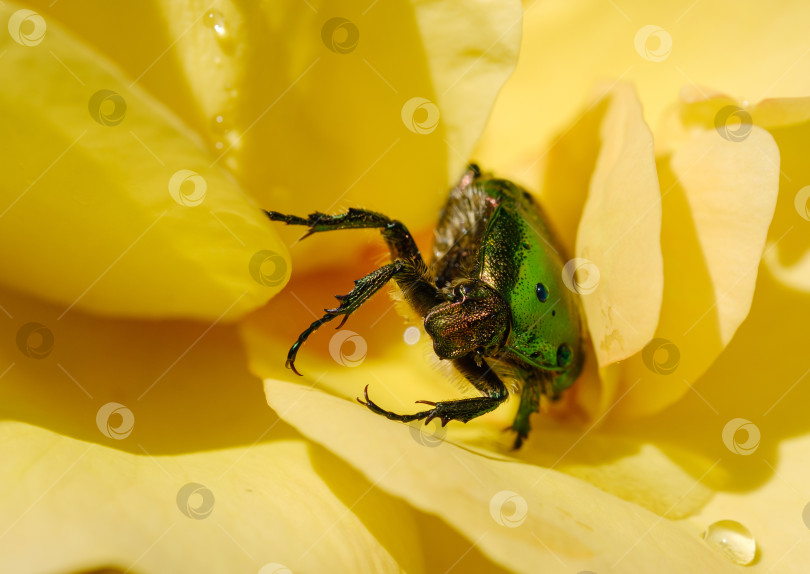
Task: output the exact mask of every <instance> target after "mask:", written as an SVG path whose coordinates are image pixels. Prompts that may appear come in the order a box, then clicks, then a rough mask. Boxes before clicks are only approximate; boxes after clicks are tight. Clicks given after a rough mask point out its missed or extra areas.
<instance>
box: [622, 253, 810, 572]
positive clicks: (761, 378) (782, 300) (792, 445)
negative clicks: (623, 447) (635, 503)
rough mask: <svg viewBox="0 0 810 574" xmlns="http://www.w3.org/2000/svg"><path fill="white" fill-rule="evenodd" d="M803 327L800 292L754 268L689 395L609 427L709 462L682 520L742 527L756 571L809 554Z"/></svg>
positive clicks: (808, 303) (793, 563)
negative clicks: (719, 346)
mask: <svg viewBox="0 0 810 574" xmlns="http://www.w3.org/2000/svg"><path fill="white" fill-rule="evenodd" d="M775 318H779V319H778V320H776V319H775ZM808 324H810V299H809V298H808V297H807V295H806V294H805V293H801V292H798V291H795V290H793V289H791V288H789V287H787V286H785V285H783V284H781V283H780V282H779V281H778V280H777V278H775V277H773V276H771V275H770V274H769V273H768V272H767V271H766V270H765V269H763V270H762V272H760V273H759V277H758V279H757V290H756V293H755V297H754V301H753V303H752V306H751V311H750V314H749V315H748V317H747V319H746V320H745V321H744V322H743V323H742V324H741V325H740V327H739V329H738V331H737V333H736V334H735V335H734V338H733V339H732V340H731V342H730V343H729V345H728V347H726V349H725V350H724V351H723V353H721V354H720V355H719V356H718V357H717V360H716V361H714V363H712V365H711V367H710V368H709V369H708V370H707V371H706V373H705V374H704V375H703V376H702V377H701V378H700V380H699V381H697V382H696V383H695V385H694V386H693V388H692V391H690V392H688V393H687V394H686V395H685V396H684V397H683V398H682V399H681V400H679V401H678V402H676V403H675V404H673V405H672V406H671V407H670V408H668V409H666V410H664V411H662V412H660V413H658V414H656V415H655V416H653V417H645V418H641V419H633V420H625V421H618V420H616V421H615V423H616V424H617V425H618V426H619V428H617V429H616V432H619V433H634V434H636V435H641V436H644V437H645V438H646V439H647V440H649V441H650V442H652V443H653V444H671V445H677V446H678V447H679V449H682V450H686V451H691V452H692V453H694V454H696V455H699V456H701V457H705V458H706V459H708V460H711V461H716V462H717V465H716V472H717V478H721V480H720V482H717V481H714V482H713V483H712V484H711V486H712V488H713V490H714V491H715V495H714V496H713V497H712V499H711V500H710V501H709V502H708V503H707V504H706V505H705V506H704V507H703V508H702V509H701V510H700V512H699V513H698V514H697V515H696V516H692V517H690V519H689V522H690V524H692V525H693V526H694V527H695V528H697V529H699V530H703V529H705V528H706V526H708V525H709V524H710V523H712V522H714V521H717V520H735V521H737V522H739V523H741V524H743V525H744V526H746V527H747V528H748V529H749V530H750V531H751V533H752V534H753V535H754V538H755V539H756V542H757V546H758V547H759V552H758V557H757V561H756V564H755V566H754V568H759V569H761V570H762V571H763V572H767V571H768V570H770V571H771V572H803V571H804V569H805V565H806V564H807V560H808V552H809V551H810V548H808V547H806V546H805V545H803V544H802V543H801V541H804V540H806V537H807V528H808V525H807V522H808V521H810V517H808V516H809V515H810V511H809V510H806V508H805V507H806V506H807V504H808V502H810V497H809V495H810V493H808V492H807V490H806V478H805V477H806V476H807V473H808V468H807V463H808V460H810V458H808V444H807V442H808V440H807V439H808V436H810V422H808V417H807V407H806V405H807V404H808V402H810V385H808V384H807V383H808V378H810V372H808V364H807V352H806V348H807V338H806V332H807V325H808ZM673 376H675V375H673ZM673 460H678V458H677V457H673ZM690 472H691V473H692V474H693V475H695V476H696V477H699V476H700V474H699V471H698V472H696V470H691V471H690Z"/></svg>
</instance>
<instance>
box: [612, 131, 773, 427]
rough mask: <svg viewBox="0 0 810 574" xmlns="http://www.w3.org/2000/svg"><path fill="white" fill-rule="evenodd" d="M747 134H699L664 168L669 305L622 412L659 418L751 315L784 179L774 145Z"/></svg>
mask: <svg viewBox="0 0 810 574" xmlns="http://www.w3.org/2000/svg"><path fill="white" fill-rule="evenodd" d="M748 129H749V130H750V131H749V132H748V133H746V135H745V137H744V138H742V139H740V140H739V141H734V140H733V139H725V138H724V137H723V136H722V135H721V134H720V133H719V132H720V130H715V129H712V130H700V131H696V132H694V133H693V134H692V135H691V138H690V140H689V142H688V143H686V144H684V145H683V146H682V147H681V148H680V149H679V150H678V151H677V152H676V153H675V154H674V155H673V156H672V157H671V159H670V160H669V162H668V165H667V161H666V159H662V160H661V162H660V163H659V173H660V174H661V187H662V190H663V193H662V202H663V230H662V240H661V243H662V247H663V254H664V304H663V307H662V311H661V319H660V322H659V324H658V328H657V330H656V334H655V338H654V339H653V340H652V341H651V342H650V344H649V345H647V346H646V347H645V349H644V351H642V353H640V354H638V355H636V356H634V357H632V358H631V359H629V360H628V361H625V362H624V363H623V364H622V365H621V366H618V367H617V368H618V369H620V370H621V373H622V375H621V377H622V380H623V385H622V386H623V387H624V388H625V389H628V388H629V387H631V386H633V385H634V383H638V384H636V385H635V388H633V389H632V391H631V392H629V393H628V394H627V396H626V398H624V399H623V400H622V401H621V403H619V404H618V405H617V407H616V408H617V411H616V412H620V413H623V414H625V415H627V414H630V413H634V414H642V413H645V414H646V413H651V412H656V411H658V410H660V409H661V408H663V407H665V406H667V405H669V404H671V403H672V402H674V401H675V400H677V399H678V398H680V397H682V396H683V395H684V394H685V393H687V392H688V388H689V385H690V384H692V383H693V382H695V381H696V380H697V378H698V377H700V375H702V374H703V373H704V372H705V370H706V369H707V368H708V367H709V365H711V363H712V362H713V361H714V360H715V359H716V358H717V356H718V354H719V353H720V352H721V351H722V350H723V348H724V347H725V346H726V345H727V344H728V342H729V341H730V340H731V337H732V336H733V335H734V333H735V331H736V330H737V328H738V327H739V325H740V323H741V322H742V321H743V320H744V319H745V317H746V316H747V315H748V311H749V309H750V306H751V300H752V297H753V294H754V286H755V283H756V279H757V269H758V267H759V261H760V258H761V256H762V253H763V249H764V246H765V237H766V234H767V231H768V226H769V225H770V222H771V218H772V216H773V211H774V206H775V203H776V194H777V185H778V176H779V150H778V149H777V147H776V145H775V143H774V141H773V138H772V137H771V136H770V135H769V134H768V133H767V132H766V131H764V130H762V129H760V128H758V127H756V126H750V125H748ZM729 137H731V136H729Z"/></svg>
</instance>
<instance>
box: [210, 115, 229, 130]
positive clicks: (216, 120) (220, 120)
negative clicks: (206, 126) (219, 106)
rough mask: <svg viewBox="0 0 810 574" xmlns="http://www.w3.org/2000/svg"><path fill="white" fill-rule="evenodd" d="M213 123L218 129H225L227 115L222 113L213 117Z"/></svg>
mask: <svg viewBox="0 0 810 574" xmlns="http://www.w3.org/2000/svg"><path fill="white" fill-rule="evenodd" d="M211 124H212V125H213V126H214V128H215V129H217V130H223V131H224V130H225V127H226V126H225V116H223V115H222V114H217V115H215V116H214V117H213V118H211Z"/></svg>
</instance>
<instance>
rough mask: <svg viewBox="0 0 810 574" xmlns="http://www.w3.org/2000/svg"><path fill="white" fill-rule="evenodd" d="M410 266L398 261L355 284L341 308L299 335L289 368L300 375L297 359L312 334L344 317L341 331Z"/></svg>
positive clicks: (341, 298)
mask: <svg viewBox="0 0 810 574" xmlns="http://www.w3.org/2000/svg"><path fill="white" fill-rule="evenodd" d="M409 265H410V264H409V263H408V262H407V261H402V260H401V259H397V260H396V261H394V262H392V263H389V264H387V265H383V266H382V267H380V268H379V269H375V270H374V271H372V272H371V273H369V274H368V275H366V276H365V277H363V278H362V279H358V280H356V281H355V282H354V289H352V290H351V291H350V292H349V294H348V295H343V296H341V297H339V298H338V300H339V301H340V306H339V307H337V308H335V309H326V314H325V315H324V316H323V317H321V318H320V319H316V320H315V321H313V322H312V324H311V325H310V326H309V327H307V329H306V330H305V331H304V332H303V333H301V334H300V335H298V340H297V341H295V343H293V345H292V347H290V351H289V353H287V362H286V366H287V368H288V369H292V371H293V372H294V373H295V374H296V375H300V374H301V373H299V372H298V369H296V368H295V357H296V355H297V354H298V349H300V348H301V345H303V344H304V341H306V340H307V339H308V338H309V336H310V335H311V334H312V333H314V332H315V331H317V330H318V328H319V327H320V326H321V325H323V324H324V323H328V322H329V321H331V320H332V319H335V318H337V317H340V316H341V315H343V320H342V321H341V322H340V325H338V329H340V327H342V326H343V323H345V322H346V319H348V317H349V315H351V314H352V313H354V312H355V311H356V310H357V309H358V308H359V307H360V306H361V305H363V303H365V302H366V301H368V299H369V298H370V297H371V296H372V295H374V293H376V292H377V291H379V290H380V289H381V288H382V287H383V285H385V284H386V283H388V282H389V281H390V280H391V278H393V277H394V276H395V275H396V274H397V273H400V272H401V271H402V270H403V269H406V268H407V267H409Z"/></svg>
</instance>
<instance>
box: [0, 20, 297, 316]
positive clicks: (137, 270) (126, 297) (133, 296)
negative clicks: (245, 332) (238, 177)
mask: <svg viewBox="0 0 810 574" xmlns="http://www.w3.org/2000/svg"><path fill="white" fill-rule="evenodd" d="M17 8H18V7H17V6H13V5H10V4H7V5H5V7H4V8H3V9H2V13H3V14H5V15H6V17H7V18H10V17H11V16H12V15H14V14H17V15H19V14H20V13H19V12H17ZM32 18H34V17H32ZM36 18H39V20H36ZM36 18H34V21H36V22H40V23H41V25H42V26H46V28H45V35H44V37H43V38H42V39H41V43H40V44H38V45H21V44H20V43H18V42H12V41H11V40H9V41H8V42H7V48H6V50H5V51H4V53H3V64H2V66H0V82H2V84H3V89H2V91H0V108H2V110H3V115H4V117H5V120H4V121H3V124H2V128H0V129H2V132H3V136H2V137H0V153H1V154H2V156H3V157H4V158H5V160H6V162H7V164H8V166H13V169H11V168H9V169H7V170H5V172H4V176H3V178H2V180H0V246H1V247H0V258H2V261H3V273H2V281H3V282H4V283H5V284H6V285H8V286H11V287H14V288H16V289H18V290H20V291H25V292H30V293H33V294H36V295H38V296H41V297H43V298H46V299H49V300H51V301H53V302H55V303H57V304H58V305H60V306H61V307H62V311H63V312H65V313H67V312H69V311H71V310H73V309H86V310H91V311H94V312H99V313H110V314H117V315H129V316H150V317H165V316H180V317H199V318H204V319H208V320H213V319H216V318H218V317H219V318H223V319H230V318H234V317H237V316H239V315H241V314H244V313H245V312H246V311H248V310H250V309H253V308H255V307H257V306H260V305H262V304H264V303H265V302H266V301H267V300H268V299H269V298H270V297H271V296H272V295H273V294H275V293H276V292H277V291H278V290H279V289H281V287H282V286H283V284H284V283H285V281H286V279H287V278H288V277H289V260H288V254H287V249H286V247H285V246H284V245H283V244H282V243H281V242H280V240H279V239H278V236H277V235H276V234H275V232H274V230H273V229H272V226H271V225H270V223H269V222H268V221H267V220H266V218H265V217H264V216H263V215H262V213H261V211H260V210H259V209H258V208H257V207H256V206H255V205H253V204H252V202H251V201H249V199H248V198H247V197H246V196H245V195H244V193H243V192H242V190H241V189H240V187H239V186H237V185H236V184H235V183H234V182H233V180H232V178H231V177H229V175H228V174H227V173H226V172H225V171H224V170H222V169H221V168H219V167H218V166H216V165H213V160H214V158H213V156H211V155H209V154H208V152H207V150H206V149H205V147H204V146H203V145H202V142H201V141H200V139H199V138H198V136H196V135H195V134H194V133H193V132H191V131H190V130H189V129H188V128H187V127H186V126H184V125H183V124H181V123H180V122H179V121H178V120H177V118H176V117H175V116H173V115H172V113H171V112H169V111H168V110H167V109H166V108H165V107H164V106H163V105H161V104H160V103H159V102H157V101H155V100H154V98H152V97H151V96H150V95H149V94H147V93H146V92H144V91H143V90H142V89H141V88H140V87H139V86H138V85H136V84H132V83H131V81H130V80H129V79H127V78H125V77H124V76H123V75H122V73H121V71H120V70H119V69H117V68H116V67H115V66H114V65H113V64H111V63H110V62H109V61H107V60H105V59H104V58H103V56H102V55H100V54H99V53H97V52H95V51H94V50H93V49H91V48H90V47H88V46H86V45H85V44H83V43H82V42H80V41H79V40H77V39H76V38H75V37H73V36H71V35H70V34H69V33H67V32H66V31H65V30H64V29H63V28H61V27H60V26H59V24H58V22H56V21H54V20H50V21H45V20H44V19H42V18H41V17H39V16H36ZM30 23H31V22H29V24H30ZM20 25H21V26H23V24H20ZM22 29H23V30H25V28H22ZM263 264H264V265H263Z"/></svg>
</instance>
